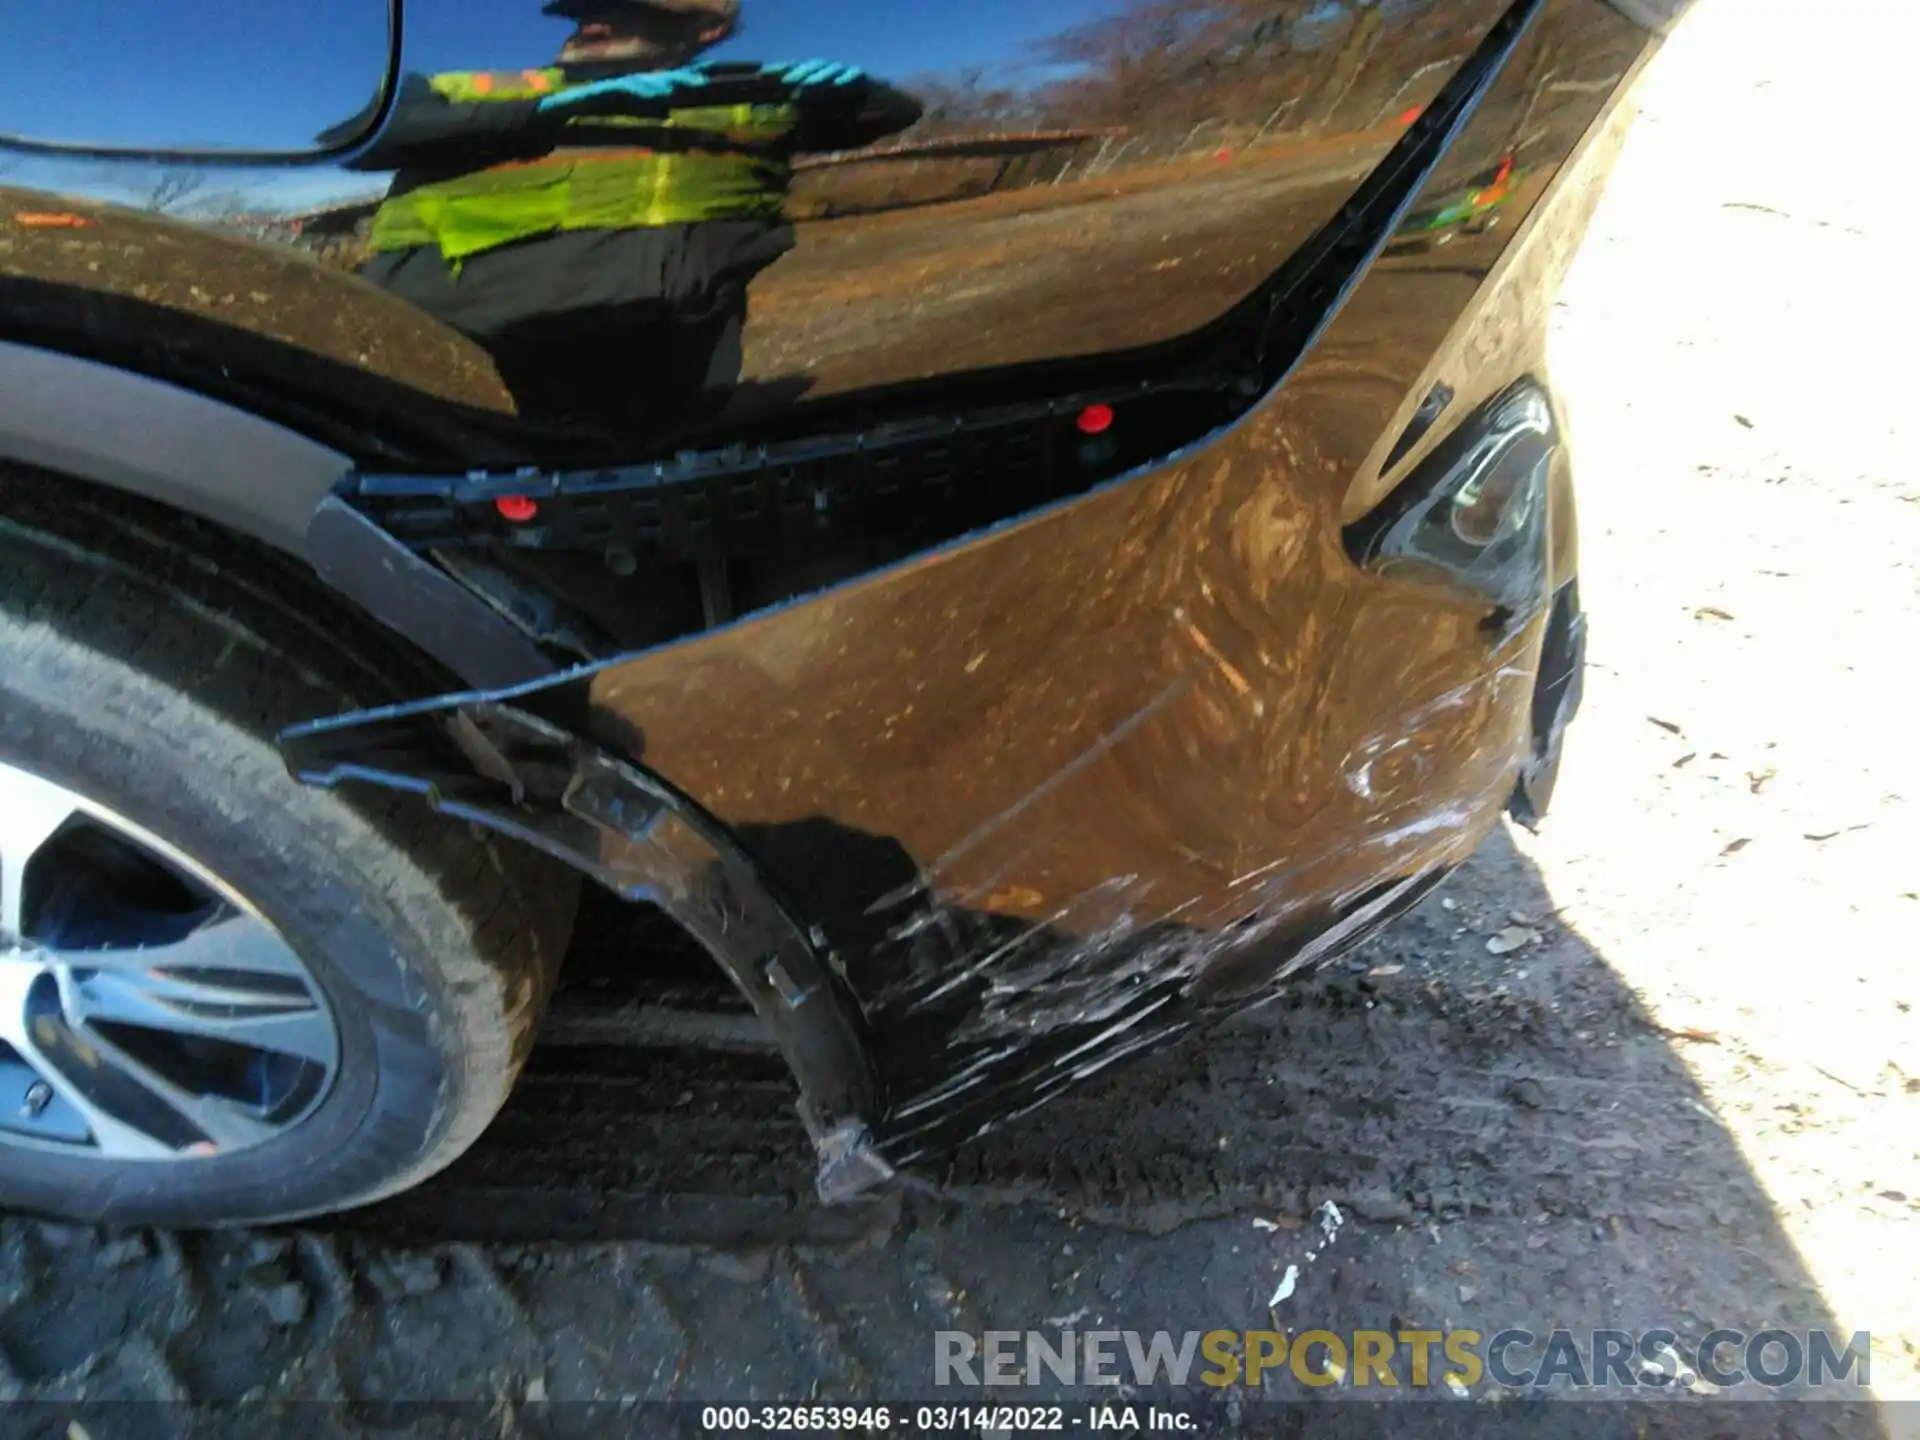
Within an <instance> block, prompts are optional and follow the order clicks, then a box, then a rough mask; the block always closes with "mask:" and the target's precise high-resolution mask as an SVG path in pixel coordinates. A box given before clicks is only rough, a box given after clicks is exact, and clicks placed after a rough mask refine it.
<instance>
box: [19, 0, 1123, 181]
mask: <svg viewBox="0 0 1920 1440" xmlns="http://www.w3.org/2000/svg"><path fill="white" fill-rule="evenodd" d="M0 3H4V4H5V7H6V21H5V26H6V38H7V48H8V51H9V53H10V54H11V55H12V56H14V57H22V56H31V57H32V63H28V64H19V63H17V61H16V63H15V64H12V65H9V67H8V74H7V83H6V86H5V88H4V90H0V131H12V132H14V133H21V134H30V135H39V136H44V137H46V138H52V139H61V140H71V139H84V140H93V141H96V142H101V143H118V144H135V143H160V144H219V143H226V144H229V145H231V144H234V143H246V144H251V145H254V146H256V147H267V148H272V147H277V146H286V147H294V146H298V145H301V144H307V143H311V140H312V137H313V135H314V134H316V133H317V132H318V131H320V130H321V129H324V128H326V126H328V125H330V124H333V123H335V122H337V121H339V120H341V119H342V118H344V117H345V116H347V115H349V114H351V113H352V112H353V111H354V110H355V109H357V108H358V107H359V106H360V105H361V104H362V103H364V101H365V99H366V97H367V95H368V94H369V93H370V91H371V89H372V86H373V83H374V81H375V79H376V78H377V72H378V66H379V56H380V55H381V52H382V49H383V46H384V39H385V6H384V3H383V0H327V3H324V4H312V3H307V4H286V3H270V4H253V5H249V4H244V3H240V0H225V3H220V4H212V5H209V4H206V3H205V0H140V3H137V4H135V3H128V0H0ZM1123 3H1124V0H954V3H949V4H941V3H933V0H746V3H745V5H744V20H745V24H744V26H743V30H742V33H741V35H740V36H739V37H738V38H737V39H735V40H733V41H730V42H728V43H727V44H726V45H724V46H721V47H720V48H719V49H717V50H716V51H714V52H713V53H714V56H715V58H718V59H739V60H748V59H752V60H803V59H812V58H816V57H818V58H826V59H834V60H845V61H849V62H851V63H853V64H856V65H861V66H864V67H865V68H867V69H868V70H870V71H872V72H873V73H875V74H877V75H882V76H885V77H888V78H893V79H901V78H906V77H911V76H916V75H927V74H932V73H939V72H951V71H956V70H963V69H968V68H974V67H978V68H981V69H984V70H985V71H986V72H987V74H988V77H989V78H990V79H992V78H997V77H995V76H994V74H993V72H994V70H995V69H996V68H998V69H1000V70H1002V71H1004V72H1006V73H1005V74H1004V77H1001V78H1005V79H1007V80H1009V81H1015V80H1019V79H1022V78H1031V74H1032V73H1033V72H1032V71H1031V66H1032V63H1033V60H1034V58H1035V54H1036V50H1037V47H1038V45H1039V43H1040V42H1041V41H1043V40H1044V39H1046V38H1047V37H1048V36H1051V35H1054V34H1057V33H1059V32H1060V31H1062V30H1065V29H1068V28H1071V27H1072V26H1075V25H1078V24H1082V23H1084V22H1085V21H1087V20H1089V19H1092V18H1094V17H1096V16H1098V15H1100V14H1103V13H1107V12H1110V11H1112V10H1114V9H1118V8H1122V6H1123ZM406 20H407V63H408V68H410V69H420V70H425V71H429V72H431V71H436V70H449V69H462V70H469V69H493V68H512V69H520V68H525V67H528V66H534V65H543V64H546V63H548V62H550V61H551V60H552V58H553V56H554V53H555V52H556V51H557V50H558V48H559V45H560V42H561V41H562V40H564V39H565V37H566V35H567V32H568V29H569V25H568V22H566V21H564V20H556V19H552V18H549V17H547V16H543V15H541V14H540V8H539V0H408V3H407V5H406ZM157 178H158V177H157V175H156V172H155V170H154V168H153V167H151V166H146V165H133V164H130V163H120V164H105V165H102V164H80V163H75V162H70V161H59V162H55V161H45V160H38V159H32V158H26V157H21V158H18V159H10V158H0V184H15V185H29V186H39V187H45V188H47V189H52V190H68V191H75V192H78V191H85V192H87V193H90V194H98V195H104V196H107V197H109V198H115V199H122V200H135V201H137V200H138V199H140V198H141V197H142V196H144V195H146V194H148V193H150V192H151V191H152V190H153V188H154V186H155V184H156V180H157ZM383 185H384V181H383V180H381V179H379V178H376V177H368V176H359V175H352V174H346V173H343V172H340V171H338V170H335V169H332V168H316V167H311V166H309V167H297V168H285V169H274V170H252V169H249V170H235V169H220V170H212V171H210V172H209V173H208V175H207V178H206V181H205V184H204V186H203V187H202V189H201V190H200V192H199V193H198V194H196V195H194V196H192V197H189V198H188V199H187V200H185V201H184V202H183V204H182V207H181V208H182V209H183V210H188V211H190V210H192V209H194V208H203V209H204V208H222V209H231V208H246V209H251V210H263V209H299V208H306V207H310V206H317V205H323V204H328V203H331V202H333V201H336V200H340V199H346V198H354V197H357V196H361V195H365V194H368V193H377V192H378V191H379V190H380V189H381V188H382V187H383ZM242 195H243V196H244V197H245V198H244V201H241V200H239V199H238V198H237V197H239V196H242Z"/></svg>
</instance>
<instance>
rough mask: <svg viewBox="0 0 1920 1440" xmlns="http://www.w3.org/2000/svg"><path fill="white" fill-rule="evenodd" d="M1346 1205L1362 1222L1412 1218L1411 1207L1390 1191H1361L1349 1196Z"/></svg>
mask: <svg viewBox="0 0 1920 1440" xmlns="http://www.w3.org/2000/svg"><path fill="white" fill-rule="evenodd" d="M1347 1204H1348V1205H1350V1206H1351V1207H1352V1208H1353V1213H1354V1214H1356V1215H1358V1216H1359V1217H1360V1218H1361V1219H1363V1220H1379V1221H1383V1222H1394V1221H1407V1220H1411V1219H1412V1218H1413V1206H1411V1205H1409V1204H1408V1203H1407V1202H1406V1201H1405V1200H1404V1199H1402V1198H1401V1197H1400V1196H1398V1195H1396V1194H1394V1193H1393V1192H1392V1191H1391V1190H1362V1191H1360V1192H1358V1193H1357V1194H1353V1195H1349V1196H1348V1197H1347Z"/></svg>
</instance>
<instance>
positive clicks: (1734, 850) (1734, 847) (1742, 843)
mask: <svg viewBox="0 0 1920 1440" xmlns="http://www.w3.org/2000/svg"><path fill="white" fill-rule="evenodd" d="M1829 838H1831V837H1829ZM1752 843H1753V841H1752V840H1748V839H1740V840H1733V841H1729V842H1728V843H1727V844H1725V845H1723V846H1721V847H1720V853H1721V854H1722V855H1738V854H1739V853H1740V852H1741V851H1742V850H1744V849H1746V848H1747V846H1749V845H1751V844H1752Z"/></svg>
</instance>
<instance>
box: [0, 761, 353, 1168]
mask: <svg viewBox="0 0 1920 1440" xmlns="http://www.w3.org/2000/svg"><path fill="white" fill-rule="evenodd" d="M339 1063H340V1039H339V1033H338V1031H337V1030H336V1028H335V1025H334V1019H333V1015H332V1013H331V1011H330V1010H329V1009H328V1006H327V1003H326V1000H325V998H324V997H323V995H322V993H321V991H320V987H319V986H318V985H317V984H316V983H315V982H314V980H313V977H312V976H311V975H310V974H309V973H308V972H307V969H306V967H305V966H304V965H303V964H302V963H301V961H300V959H299V957H298V956H296V955H295V954H294V953H293V950H292V948H291V947H290V946H289V945H288V944H287V942H286V941H285V940H283V939H281V937H280V935H279V933H278V932H277V931H275V930H274V928H273V927H272V926H271V925H269V924H268V923H267V922H266V921H265V920H264V919H262V918H261V917H260V916H259V915H257V914H255V913H254V912H253V910H252V909H251V908H249V907H248V905H247V904H246V902H245V901H243V900H242V899H241V898H240V897H239V896H238V895H236V894H234V893H233V892H232V891H231V890H230V889H228V888H227V887H226V886H225V885H223V884H222V883H221V882H220V881H219V880H217V879H216V878H215V877H214V876H212V875H211V874H209V873H208V872H207V871H206V870H205V869H203V868H202V867H200V866H199V865H196V864H195V863H194V862H193V861H191V860H189V859H188V858H187V857H186V856H184V855H182V854H180V853H179V852H178V851H177V850H175V849H173V848H172V847H171V846H169V845H167V844H166V843H165V842H164V841H162V840H160V839H158V838H157V837H155V836H153V835H150V834H148V833H147V832H146V831H144V830H142V829H141V828H140V827H138V826H137V825H134V824H132V823H131V822H129V821H127V820H126V819H124V818H123V817H121V816H118V815H116V814H114V813H113V812H112V811H111V810H109V809H107V808H105V807H103V806H101V805H99V804H96V803H95V802H93V801H91V800H88V799H85V798H84V797H82V796H79V795H76V794H74V793H73V792H72V791H70V790H68V789H66V788H65V787H64V786H60V785H56V784H54V783H52V782H51V781H48V780H44V779H41V778H40V777H39V776H37V775H32V774H29V773H28V772H26V771H24V770H20V769H17V768H16V767H14V766H11V765H7V764H4V763H0V1154H4V1152H5V1150H7V1149H8V1148H10V1147H20V1146H26V1147H31V1148H34V1149H36V1150H41V1151H48V1152H52V1153H54V1154H59V1155H70V1156H82V1157H94V1158H98V1159H103V1160H115V1161H132V1160H180V1159H190V1158H194V1157H199V1156H210V1155H226V1154H231V1153H234V1152H236V1151H240V1150H246V1149H250V1148H251V1147H253V1146H255V1145H259V1144H261V1143H263V1142H265V1141H268V1140H272V1139H274V1138H276V1137H278V1136H280V1135H282V1134H284V1133H286V1131H287V1130H289V1129H290V1128H291V1127H293V1126H295V1125H297V1124H299V1123H300V1121H301V1120H303V1119H305V1118H306V1117H307V1116H308V1115H309V1114H311V1113H312V1112H313V1110H314V1109H315V1107H317V1106H318V1105H319V1104H320V1103H321V1101H323V1100H324V1099H325V1098H326V1096H327V1092H328V1091H329V1089H330V1088H331V1087H332V1084H333V1080H334V1076H335V1074H336V1072H337V1070H338V1067H339Z"/></svg>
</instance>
